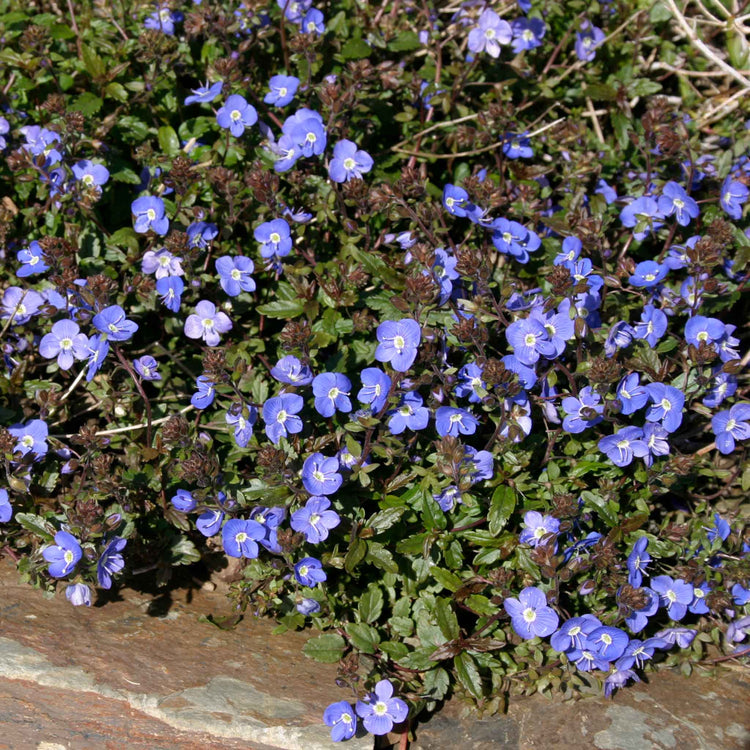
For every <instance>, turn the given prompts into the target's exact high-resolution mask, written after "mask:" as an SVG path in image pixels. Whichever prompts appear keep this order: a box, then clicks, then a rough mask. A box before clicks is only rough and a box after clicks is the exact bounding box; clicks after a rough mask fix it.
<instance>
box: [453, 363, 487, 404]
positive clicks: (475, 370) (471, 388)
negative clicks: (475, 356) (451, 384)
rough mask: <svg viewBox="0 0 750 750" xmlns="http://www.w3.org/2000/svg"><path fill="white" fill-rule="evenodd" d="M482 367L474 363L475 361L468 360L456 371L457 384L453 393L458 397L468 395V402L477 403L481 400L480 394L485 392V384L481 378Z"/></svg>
mask: <svg viewBox="0 0 750 750" xmlns="http://www.w3.org/2000/svg"><path fill="white" fill-rule="evenodd" d="M482 373H483V368H482V367H481V366H480V365H478V364H476V362H470V363H469V364H468V365H464V366H463V367H462V368H461V369H460V370H459V371H458V384H457V385H456V387H455V389H454V393H455V394H456V396H458V397H459V398H464V397H466V396H468V397H469V402H470V403H472V404H478V403H479V402H480V401H481V400H482V396H483V395H486V393H482V391H486V388H487V385H486V383H485V382H484V381H483V380H482Z"/></svg>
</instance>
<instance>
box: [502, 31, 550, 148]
mask: <svg viewBox="0 0 750 750" xmlns="http://www.w3.org/2000/svg"><path fill="white" fill-rule="evenodd" d="M511 29H512V31H513V52H514V53H515V54H518V53H519V52H522V51H523V50H525V49H534V48H536V47H540V46H541V44H542V39H543V38H544V34H545V33H546V31H547V27H546V26H545V25H544V21H542V19H541V18H517V19H516V20H515V21H513V23H512V24H511ZM529 156H531V154H529ZM510 158H512V159H514V158H516V157H510Z"/></svg>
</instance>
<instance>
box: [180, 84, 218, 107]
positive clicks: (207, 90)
mask: <svg viewBox="0 0 750 750" xmlns="http://www.w3.org/2000/svg"><path fill="white" fill-rule="evenodd" d="M223 86H224V84H223V83H222V82H221V81H217V82H216V83H212V84H211V85H210V86H209V85H208V84H206V85H205V86H198V88H197V89H191V94H190V96H187V97H185V106H186V107H187V106H188V105H189V104H195V103H198V104H203V103H208V102H212V101H213V100H214V99H216V97H217V96H218V95H219V94H220V93H221V89H222V87H223Z"/></svg>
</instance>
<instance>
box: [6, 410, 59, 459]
mask: <svg viewBox="0 0 750 750" xmlns="http://www.w3.org/2000/svg"><path fill="white" fill-rule="evenodd" d="M8 432H9V433H10V434H11V435H13V437H14V438H16V439H17V440H18V442H17V443H16V444H15V445H14V446H13V452H14V453H15V452H16V451H20V452H21V455H22V456H25V455H26V454H27V453H33V454H34V455H36V456H43V455H44V454H45V453H47V450H48V446H47V435H48V434H49V428H48V427H47V424H46V422H44V420H42V419H32V420H31V421H29V422H27V423H26V424H25V425H23V424H16V425H13V426H12V427H8Z"/></svg>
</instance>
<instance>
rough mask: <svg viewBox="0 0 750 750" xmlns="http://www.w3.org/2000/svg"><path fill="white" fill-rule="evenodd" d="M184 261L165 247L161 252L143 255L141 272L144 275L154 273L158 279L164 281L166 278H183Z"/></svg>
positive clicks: (153, 251) (156, 251) (149, 251)
mask: <svg viewBox="0 0 750 750" xmlns="http://www.w3.org/2000/svg"><path fill="white" fill-rule="evenodd" d="M181 263H182V261H181V260H180V259H179V258H178V257H177V256H175V255H172V253H170V252H169V250H167V249H166V248H165V247H163V248H161V249H160V250H148V251H147V252H145V253H144V254H143V260H142V261H141V271H143V273H153V274H155V275H156V278H157V279H163V278H165V277H166V276H182V275H183V274H184V271H183V270H182V265H181Z"/></svg>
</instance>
